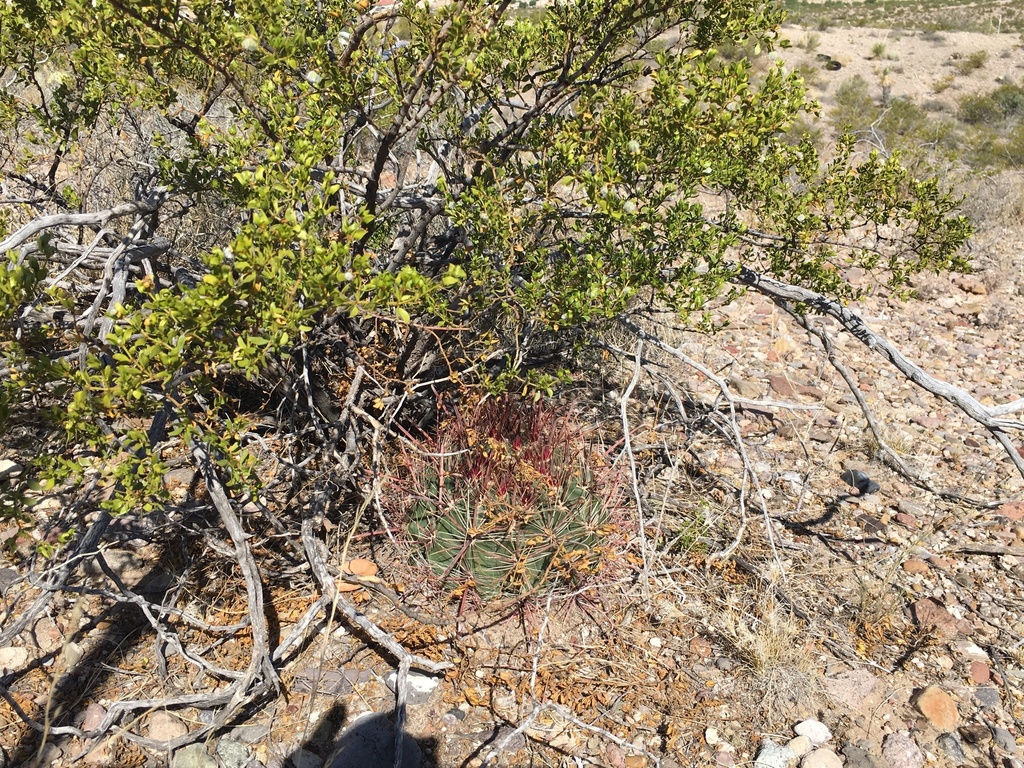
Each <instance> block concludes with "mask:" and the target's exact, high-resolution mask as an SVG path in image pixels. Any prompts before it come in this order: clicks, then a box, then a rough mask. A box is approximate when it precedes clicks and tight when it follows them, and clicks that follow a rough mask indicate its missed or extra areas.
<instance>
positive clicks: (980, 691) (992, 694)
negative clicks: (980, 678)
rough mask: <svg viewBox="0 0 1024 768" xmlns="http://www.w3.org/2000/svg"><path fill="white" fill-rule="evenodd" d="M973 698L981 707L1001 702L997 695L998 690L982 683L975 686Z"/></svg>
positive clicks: (994, 705)
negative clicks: (977, 686)
mask: <svg viewBox="0 0 1024 768" xmlns="http://www.w3.org/2000/svg"><path fill="white" fill-rule="evenodd" d="M974 699H975V701H977V702H978V704H980V705H981V708H982V709H992V708H993V707H998V706H999V704H1000V703H1001V702H1002V699H1001V698H1000V696H999V691H997V690H996V689H995V688H993V687H992V686H991V685H983V686H981V687H980V688H975V689H974Z"/></svg>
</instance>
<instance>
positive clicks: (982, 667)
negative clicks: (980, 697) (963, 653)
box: [967, 661, 992, 685]
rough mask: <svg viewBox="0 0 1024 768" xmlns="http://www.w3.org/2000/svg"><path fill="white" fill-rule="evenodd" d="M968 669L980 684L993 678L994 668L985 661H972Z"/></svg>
mask: <svg viewBox="0 0 1024 768" xmlns="http://www.w3.org/2000/svg"><path fill="white" fill-rule="evenodd" d="M967 671H968V673H969V674H970V676H971V680H973V681H974V682H975V683H977V684H978V685H984V684H985V683H987V682H988V681H989V680H991V679H992V670H991V669H989V666H988V664H986V663H985V662H983V661H972V662H971V665H970V666H969V667H968V668H967Z"/></svg>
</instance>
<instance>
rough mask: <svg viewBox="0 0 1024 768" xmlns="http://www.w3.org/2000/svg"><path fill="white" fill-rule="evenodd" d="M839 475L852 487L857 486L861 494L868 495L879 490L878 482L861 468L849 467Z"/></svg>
mask: <svg viewBox="0 0 1024 768" xmlns="http://www.w3.org/2000/svg"><path fill="white" fill-rule="evenodd" d="M839 477H841V478H842V480H843V482H844V483H846V484H847V485H848V486H850V487H851V488H856V489H857V493H859V494H860V495H861V496H867V495H868V494H869V493H877V492H878V490H879V485H878V483H876V482H875V481H874V480H872V479H871V478H870V477H868V475H867V474H866V473H865V472H861V471H860V470H859V469H848V470H846V471H845V472H843V473H842V474H841V475H840V476H839Z"/></svg>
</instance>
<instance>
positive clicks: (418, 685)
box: [384, 672, 441, 706]
mask: <svg viewBox="0 0 1024 768" xmlns="http://www.w3.org/2000/svg"><path fill="white" fill-rule="evenodd" d="M397 680H398V673H397V672H390V673H388V675H387V677H385V678H384V682H385V683H386V684H387V686H388V688H390V689H391V690H395V684H396V682H397ZM440 684H441V678H439V677H431V676H430V675H424V674H421V673H419V672H410V673H409V677H408V685H409V691H408V697H409V698H408V703H409V704H410V705H412V706H416V705H417V704H426V702H427V700H428V699H429V698H430V696H431V694H433V692H434V691H435V690H436V688H437V686H438V685H440Z"/></svg>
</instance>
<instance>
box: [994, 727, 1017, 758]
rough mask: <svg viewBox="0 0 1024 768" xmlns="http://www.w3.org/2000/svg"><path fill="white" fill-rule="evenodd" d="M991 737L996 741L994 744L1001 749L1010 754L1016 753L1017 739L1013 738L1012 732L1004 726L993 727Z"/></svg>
mask: <svg viewBox="0 0 1024 768" xmlns="http://www.w3.org/2000/svg"><path fill="white" fill-rule="evenodd" d="M992 737H993V738H994V739H995V741H996V746H997V747H999V748H1000V749H1002V750H1003V751H1005V752H1009V753H1011V754H1016V753H1017V741H1016V739H1014V738H1013V734H1012V733H1010V732H1009V731H1008V730H1006V729H1005V728H999V727H996V728H993V729H992Z"/></svg>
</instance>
